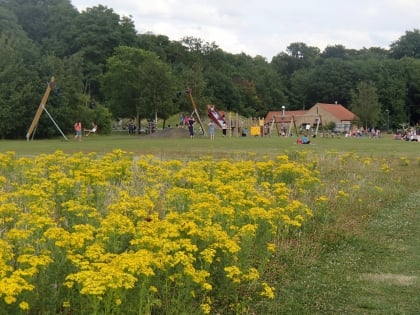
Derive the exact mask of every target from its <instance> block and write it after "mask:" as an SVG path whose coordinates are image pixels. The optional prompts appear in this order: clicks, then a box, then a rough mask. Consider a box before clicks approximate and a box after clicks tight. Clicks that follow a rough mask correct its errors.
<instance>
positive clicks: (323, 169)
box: [0, 133, 420, 315]
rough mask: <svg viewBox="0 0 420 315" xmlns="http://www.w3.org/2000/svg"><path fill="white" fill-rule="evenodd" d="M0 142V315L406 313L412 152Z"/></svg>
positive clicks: (131, 139) (364, 147)
mask: <svg viewBox="0 0 420 315" xmlns="http://www.w3.org/2000/svg"><path fill="white" fill-rule="evenodd" d="M312 141H313V145H297V144H296V138H295V137H290V138H282V137H277V136H273V137H264V138H255V137H240V138H236V137H226V138H223V137H221V135H220V134H217V135H216V140H215V141H210V140H209V139H208V138H204V137H200V136H197V137H196V138H195V139H193V140H191V139H189V138H188V136H186V137H185V138H172V137H166V136H164V135H162V136H161V137H151V136H145V135H142V136H137V135H136V136H131V135H127V134H121V133H120V134H112V135H110V136H102V135H100V134H97V135H93V136H90V137H85V138H83V141H81V142H78V141H64V140H62V139H59V138H57V139H52V140H36V139H35V140H32V141H25V140H16V141H0V148H1V149H0V190H1V192H2V194H1V197H0V200H1V203H0V220H1V221H0V248H1V250H0V253H1V254H0V314H2V315H3V314H141V315H143V314H418V312H419V310H420V297H419V295H418V292H419V289H420V270H419V268H418V261H419V258H420V246H419V242H418V237H419V233H418V231H420V211H419V209H420V190H419V176H420V154H419V153H420V143H414V142H413V143H411V142H402V141H396V140H392V138H391V136H390V135H385V136H384V137H383V138H380V139H369V138H366V137H363V138H352V139H347V138H343V137H341V138H315V139H312Z"/></svg>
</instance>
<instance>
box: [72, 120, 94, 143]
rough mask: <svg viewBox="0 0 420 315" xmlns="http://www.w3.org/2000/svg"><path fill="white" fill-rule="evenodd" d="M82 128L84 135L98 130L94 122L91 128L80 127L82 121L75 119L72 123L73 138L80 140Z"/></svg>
mask: <svg viewBox="0 0 420 315" xmlns="http://www.w3.org/2000/svg"><path fill="white" fill-rule="evenodd" d="M82 130H84V132H85V135H86V137H88V136H89V135H90V134H91V133H95V132H96V131H97V130H98V126H97V125H96V124H95V123H92V128H91V129H82V122H81V121H80V120H79V121H76V122H75V123H74V140H78V141H82Z"/></svg>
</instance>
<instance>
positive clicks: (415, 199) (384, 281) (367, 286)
mask: <svg viewBox="0 0 420 315" xmlns="http://www.w3.org/2000/svg"><path fill="white" fill-rule="evenodd" d="M366 235H367V236H366V237H367V238H368V239H372V240H375V241H376V246H377V249H379V250H380V249H382V250H383V253H382V254H381V253H379V255H377V257H372V261H371V263H372V267H373V268H372V269H371V270H367V272H366V273H360V275H359V277H358V278H359V279H360V280H359V282H358V283H359V284H360V286H358V285H356V287H355V289H356V290H355V291H354V299H353V300H354V301H353V303H352V305H351V307H348V312H347V313H352V314H413V315H415V314H420V293H419V292H420V191H419V190H417V191H414V192H413V193H411V194H409V195H408V196H407V198H406V199H405V200H400V201H399V202H397V203H395V204H392V205H390V206H389V207H387V208H385V209H379V210H378V213H377V217H376V218H375V219H374V220H373V221H372V222H371V223H370V224H369V226H368V229H367V231H366ZM356 279H357V278H356ZM356 284H357V282H356Z"/></svg>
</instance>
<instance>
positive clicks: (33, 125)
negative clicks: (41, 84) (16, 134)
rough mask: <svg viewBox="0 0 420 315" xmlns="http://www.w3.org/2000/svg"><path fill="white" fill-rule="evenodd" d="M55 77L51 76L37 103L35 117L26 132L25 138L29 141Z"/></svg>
mask: <svg viewBox="0 0 420 315" xmlns="http://www.w3.org/2000/svg"><path fill="white" fill-rule="evenodd" d="M54 82H55V79H54V77H51V81H50V82H49V83H48V86H47V89H46V90H45V93H44V96H43V97H42V100H41V103H40V104H39V107H38V110H37V111H36V114H35V117H34V119H33V120H32V124H31V126H30V127H29V130H28V132H27V133H26V140H27V141H29V138H30V137H31V134H32V133H33V131H34V129H35V127H36V126H37V125H38V121H39V118H40V117H41V114H42V110H43V109H44V106H45V105H46V104H47V100H48V96H49V95H50V92H51V89H52V88H53V87H54Z"/></svg>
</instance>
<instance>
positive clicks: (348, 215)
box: [0, 134, 420, 315]
mask: <svg viewBox="0 0 420 315" xmlns="http://www.w3.org/2000/svg"><path fill="white" fill-rule="evenodd" d="M311 140H312V142H313V144H311V145H297V144H296V138H295V137H291V138H281V137H277V136H274V137H265V138H254V137H241V138H236V137H231V138H230V137H226V138H223V137H222V136H221V135H220V134H217V135H216V140H215V141H210V140H209V139H208V138H203V137H200V136H197V137H196V138H195V139H193V140H191V139H189V138H188V135H186V137H185V138H168V137H164V136H162V137H150V136H144V135H142V136H130V135H126V134H112V135H110V136H102V135H100V134H98V135H93V136H90V137H85V138H83V141H81V142H75V141H64V140H62V139H60V138H58V139H52V140H37V139H35V140H33V141H29V142H27V141H25V140H16V141H0V151H1V152H3V153H4V152H7V151H14V152H16V153H17V155H18V156H29V157H30V156H36V155H39V154H50V153H53V152H55V151H57V150H61V151H63V152H64V153H67V154H72V153H77V152H83V153H86V154H88V153H90V152H96V153H98V154H106V153H108V152H111V151H112V150H114V149H121V150H124V151H127V152H132V153H133V154H134V155H135V156H140V155H145V154H151V155H155V156H157V157H159V158H161V159H181V160H197V159H199V158H201V157H203V158H208V157H210V158H212V159H223V158H226V159H232V160H241V159H249V158H250V159H259V158H261V159H266V158H275V157H276V156H278V155H287V156H289V157H290V158H291V159H296V160H305V161H312V162H313V163H314V165H316V168H317V170H318V171H319V172H320V179H321V182H322V183H323V184H322V185H320V186H319V187H317V188H316V190H317V192H316V193H317V194H316V195H317V196H318V195H325V196H326V199H328V203H327V205H326V206H325V208H317V210H318V211H317V212H315V215H314V217H313V219H312V221H310V222H309V223H308V224H306V225H304V226H303V227H302V229H301V230H300V231H299V232H296V233H294V234H293V235H292V236H290V237H287V238H285V239H281V240H279V244H278V250H277V251H276V253H275V257H274V259H273V264H271V265H270V266H267V267H266V273H265V275H264V277H265V278H266V279H268V280H270V281H271V283H273V284H274V285H275V287H276V298H275V300H274V301H268V302H266V304H261V305H258V306H257V307H256V309H257V311H256V310H255V309H254V310H252V311H251V310H249V311H248V312H247V311H243V312H242V313H240V314H296V315H301V314H302V315H304V314H308V315H309V314H389V315H391V314H406V315H411V314H412V315H415V314H420V294H419V293H418V292H420V264H419V262H420V143H417V142H403V141H396V140H392V137H391V135H385V136H384V137H383V138H380V139H369V138H358V139H356V138H354V139H353V138H352V139H347V138H344V137H341V138H315V139H311ZM311 196H312V192H307V202H308V204H309V205H312V203H314V202H315V201H314V200H312V199H311ZM313 205H314V204H313ZM314 207H315V205H314ZM0 314H1V312H0Z"/></svg>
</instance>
